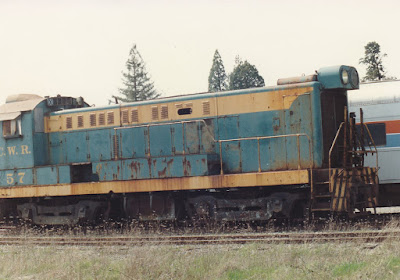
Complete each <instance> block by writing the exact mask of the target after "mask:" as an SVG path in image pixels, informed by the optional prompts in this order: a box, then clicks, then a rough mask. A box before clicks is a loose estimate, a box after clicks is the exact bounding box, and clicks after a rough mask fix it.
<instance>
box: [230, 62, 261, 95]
mask: <svg viewBox="0 0 400 280" xmlns="http://www.w3.org/2000/svg"><path fill="white" fill-rule="evenodd" d="M263 86H265V84H264V78H263V77H261V76H260V75H259V74H258V70H257V68H256V67H255V66H254V65H252V64H250V63H249V62H247V60H245V61H244V62H243V61H242V60H241V59H240V58H239V57H236V66H235V68H234V69H233V71H232V73H231V74H230V75H229V89H231V90H233V89H244V88H253V87H263Z"/></svg>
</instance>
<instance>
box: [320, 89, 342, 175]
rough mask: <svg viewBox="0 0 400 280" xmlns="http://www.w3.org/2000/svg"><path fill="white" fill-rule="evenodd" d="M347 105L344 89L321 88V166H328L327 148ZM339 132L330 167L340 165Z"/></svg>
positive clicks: (340, 145)
mask: <svg viewBox="0 0 400 280" xmlns="http://www.w3.org/2000/svg"><path fill="white" fill-rule="evenodd" d="M346 106H347V91H346V90H345V89H330V90H322V92H321V113H322V138H323V155H324V157H323V162H322V167H324V168H327V167H329V150H330V149H331V146H332V143H333V140H334V139H335V136H336V133H337V131H338V129H339V127H340V124H341V123H342V122H344V114H345V107H346ZM342 135H343V131H341V132H340V135H339V137H338V138H337V142H336V144H335V146H334V149H333V150H332V155H331V157H332V159H331V163H332V167H341V166H342V158H341V155H342V153H341V151H340V147H343V144H344V142H343V141H344V138H343V137H341V136H342Z"/></svg>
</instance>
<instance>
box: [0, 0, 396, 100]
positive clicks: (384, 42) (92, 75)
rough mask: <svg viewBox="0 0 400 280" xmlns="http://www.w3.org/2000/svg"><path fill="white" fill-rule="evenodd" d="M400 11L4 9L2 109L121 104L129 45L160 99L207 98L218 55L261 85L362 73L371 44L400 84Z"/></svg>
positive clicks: (184, 6)
mask: <svg viewBox="0 0 400 280" xmlns="http://www.w3.org/2000/svg"><path fill="white" fill-rule="evenodd" d="M399 11H400V1H397V0H392V1H390V0H381V1H371V0H364V1H361V0H360V1H358V0H354V1H349V0H347V1H342V0H339V1H336V0H335V1H323V0H319V1H311V0H308V1H301V0H299V1H296V0H280V1H278V0H273V1H269V0H264V1H257V0H246V1H235V0H231V1H227V0H203V1H190V0H186V1H184V0H169V1H161V0H153V1H151V0H148V1H145V0H143V1H138V0H131V1H128V0H114V1H112V0H110V1H105V0H97V1H96V0H93V1H83V0H81V1H73V0H65V1H64V0H58V1H54V0H48V1H46V0H35V1H29V0H25V1H18V0H0V102H1V103H3V102H4V100H5V98H6V96H8V95H11V94H17V93H35V94H39V95H42V96H45V95H51V96H53V95H57V94H62V95H70V96H83V97H84V98H85V99H86V101H87V102H88V103H90V104H96V105H97V106H98V105H105V104H107V100H108V99H109V98H110V97H111V95H113V94H118V87H120V86H121V85H122V84H121V77H122V75H121V71H122V70H124V69H125V62H126V60H127V59H128V54H129V50H130V48H131V47H132V45H133V44H134V43H136V44H137V48H138V50H139V52H140V53H141V55H142V57H143V59H144V60H145V62H146V65H147V71H148V72H149V74H150V75H151V77H152V79H153V81H154V83H155V86H156V88H157V89H158V90H159V91H161V92H162V93H163V94H164V95H165V96H169V95H178V94H186V93H195V92H204V91H207V87H208V81H207V79H208V74H209V71H210V68H211V64H212V58H213V54H214V51H215V49H218V50H219V52H220V54H221V56H222V59H223V62H224V65H225V70H226V71H227V73H228V72H230V71H232V68H233V64H234V60H235V56H236V55H239V56H240V57H241V58H242V59H243V60H248V61H249V62H250V63H252V64H254V65H256V67H257V69H258V70H259V72H260V74H261V75H262V76H263V77H264V79H265V82H266V85H274V84H276V80H277V79H278V78H284V77H291V76H298V75H301V74H303V73H304V74H306V75H307V74H312V73H313V72H314V70H317V69H319V68H320V67H323V66H331V65H338V64H347V65H353V66H356V67H357V68H358V70H359V72H360V75H364V74H365V70H364V68H365V67H364V66H363V65H359V64H358V60H359V58H360V57H362V56H363V55H364V46H365V45H366V44H367V43H368V42H370V41H376V42H378V43H379V44H380V45H381V49H382V51H383V52H385V53H387V54H388V57H387V58H386V59H385V61H384V63H385V66H386V69H387V71H388V75H391V76H397V77H398V78H400V34H399V33H400V32H399V28H400V16H399Z"/></svg>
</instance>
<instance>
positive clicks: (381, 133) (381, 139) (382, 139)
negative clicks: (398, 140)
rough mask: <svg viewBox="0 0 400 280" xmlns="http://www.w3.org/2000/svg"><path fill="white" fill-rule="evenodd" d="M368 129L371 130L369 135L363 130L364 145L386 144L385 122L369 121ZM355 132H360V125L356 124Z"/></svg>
mask: <svg viewBox="0 0 400 280" xmlns="http://www.w3.org/2000/svg"><path fill="white" fill-rule="evenodd" d="M367 127H368V129H369V131H370V132H371V136H372V139H373V140H374V141H373V142H372V140H371V137H370V136H369V134H368V132H367V131H364V142H365V145H369V146H373V143H375V145H376V146H386V124H385V123H369V124H367ZM357 132H358V133H360V125H357Z"/></svg>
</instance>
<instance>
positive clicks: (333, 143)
mask: <svg viewBox="0 0 400 280" xmlns="http://www.w3.org/2000/svg"><path fill="white" fill-rule="evenodd" d="M343 125H344V122H342V123H341V124H340V126H339V128H338V130H337V132H336V136H335V138H334V139H333V142H332V145H331V148H330V149H329V177H330V176H331V169H332V161H331V160H332V151H333V148H334V147H335V145H336V141H337V138H338V137H339V134H340V131H341V129H342V127H343ZM363 125H364V126H365V128H366V130H367V132H368V135H369V138H370V139H371V141H372V144H373V146H374V149H375V151H373V150H372V147H371V146H370V145H368V146H369V148H370V151H367V150H365V151H362V153H364V154H368V153H375V154H376V171H377V172H378V151H377V149H376V145H375V142H374V139H373V138H372V135H371V132H370V130H369V128H368V126H367V125H366V124H365V123H363Z"/></svg>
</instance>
